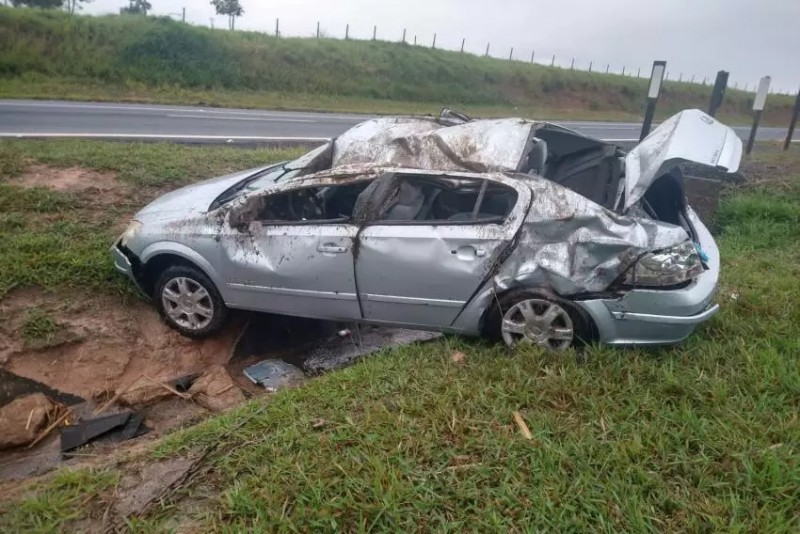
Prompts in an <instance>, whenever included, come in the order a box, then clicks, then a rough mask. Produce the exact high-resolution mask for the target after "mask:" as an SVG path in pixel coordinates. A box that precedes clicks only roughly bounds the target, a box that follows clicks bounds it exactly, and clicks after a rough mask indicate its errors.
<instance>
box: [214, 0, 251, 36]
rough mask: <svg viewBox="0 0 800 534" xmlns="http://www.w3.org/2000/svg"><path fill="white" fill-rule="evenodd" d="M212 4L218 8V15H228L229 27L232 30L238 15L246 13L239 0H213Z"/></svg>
mask: <svg viewBox="0 0 800 534" xmlns="http://www.w3.org/2000/svg"><path fill="white" fill-rule="evenodd" d="M211 5H212V6H214V9H216V10H217V15H228V29H229V30H232V29H233V26H234V22H235V21H236V17H241V16H242V15H243V14H244V9H243V8H242V4H241V3H240V2H239V0H211Z"/></svg>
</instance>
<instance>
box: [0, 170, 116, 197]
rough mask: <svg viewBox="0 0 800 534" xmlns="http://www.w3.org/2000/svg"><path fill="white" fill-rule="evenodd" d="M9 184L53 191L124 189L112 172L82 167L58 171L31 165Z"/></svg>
mask: <svg viewBox="0 0 800 534" xmlns="http://www.w3.org/2000/svg"><path fill="white" fill-rule="evenodd" d="M11 183H12V184H14V185H18V186H21V187H46V188H48V189H53V190H55V191H71V192H78V191H86V190H89V189H95V190H97V191H113V190H115V189H120V188H124V187H126V186H125V185H124V184H122V183H121V182H119V181H117V176H116V174H114V173H113V172H100V171H96V170H93V169H84V168H83V167H68V168H66V169H59V168H55V167H50V166H49V165H32V166H30V167H28V170H27V171H26V172H25V173H24V174H23V175H22V176H19V177H17V178H14V179H13V180H11Z"/></svg>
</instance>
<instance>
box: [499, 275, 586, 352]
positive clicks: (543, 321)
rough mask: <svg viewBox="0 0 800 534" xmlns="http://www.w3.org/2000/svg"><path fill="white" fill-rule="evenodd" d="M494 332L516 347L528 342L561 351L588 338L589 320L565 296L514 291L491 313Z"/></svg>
mask: <svg viewBox="0 0 800 534" xmlns="http://www.w3.org/2000/svg"><path fill="white" fill-rule="evenodd" d="M489 320H490V324H489V328H490V333H491V334H493V337H495V338H496V339H498V340H500V339H502V340H503V342H504V343H505V344H506V345H507V346H509V347H511V348H514V347H516V346H517V345H520V344H523V343H528V344H533V345H538V346H540V347H542V348H544V349H547V350H550V351H561V350H566V349H567V348H569V347H571V346H573V345H577V344H581V343H584V342H586V341H588V334H589V332H590V330H589V328H588V322H587V320H586V319H585V318H584V317H583V315H582V314H581V313H580V312H579V311H578V310H577V309H576V308H575V306H574V305H573V304H572V303H570V302H569V301H566V300H564V299H561V298H558V297H555V296H553V295H549V294H545V293H543V292H536V291H532V290H516V291H511V292H509V293H507V294H506V295H504V296H503V297H502V298H500V300H499V302H498V303H497V305H496V306H495V307H494V309H493V310H492V313H491V314H490V318H489Z"/></svg>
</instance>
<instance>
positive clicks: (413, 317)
mask: <svg viewBox="0 0 800 534" xmlns="http://www.w3.org/2000/svg"><path fill="white" fill-rule="evenodd" d="M381 180H392V181H393V183H392V184H391V186H389V187H386V188H384V187H381V188H380V189H385V191H386V193H385V194H384V196H383V197H381V198H376V199H373V200H374V202H375V203H376V204H379V205H380V206H381V207H380V208H376V210H375V211H374V216H373V218H372V219H371V220H368V221H367V222H366V224H365V226H364V228H363V229H362V230H361V232H360V233H359V237H358V252H357V254H356V258H355V271H356V281H357V288H358V296H359V300H360V302H361V310H362V313H363V317H364V318H365V319H367V320H369V321H373V322H385V323H392V324H398V325H401V324H402V325H409V326H411V325H414V326H420V327H428V328H444V327H447V326H449V325H450V324H451V323H452V322H453V321H454V320H455V318H456V317H457V316H458V314H459V313H460V311H461V309H462V308H463V307H464V305H465V304H466V303H467V302H468V301H469V300H470V298H471V297H472V295H473V294H474V293H475V291H476V290H477V289H478V288H479V287H480V285H481V284H482V283H483V281H484V280H485V279H486V278H487V276H489V273H490V271H491V269H492V267H493V266H494V264H495V262H496V261H497V259H498V257H499V256H500V255H501V253H502V252H503V250H504V249H505V248H506V247H507V246H508V245H509V244H510V242H511V241H512V239H513V238H514V236H515V235H516V233H517V230H518V229H519V227H520V225H521V224H522V221H523V219H524V218H525V215H526V213H527V210H528V207H529V205H530V200H531V191H530V189H529V188H528V187H526V186H525V185H523V184H521V183H519V182H517V181H515V180H509V179H507V178H504V177H500V176H498V177H493V179H492V180H488V179H485V178H483V177H481V175H470V174H456V173H449V174H447V175H444V174H441V175H438V174H431V173H426V174H423V173H419V172H413V171H410V172H408V173H398V174H396V175H392V176H389V177H384V178H381ZM369 211H370V212H373V210H369Z"/></svg>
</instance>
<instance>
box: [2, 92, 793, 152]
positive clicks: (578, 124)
mask: <svg viewBox="0 0 800 534" xmlns="http://www.w3.org/2000/svg"><path fill="white" fill-rule="evenodd" d="M367 118H369V116H368V115H355V114H342V113H309V112H299V111H267V110H251V109H222V108H205V107H190V106H159V105H151V104H105V103H90V102H59V101H39V100H0V137H19V138H46V137H86V138H107V139H108V138H110V139H115V138H119V139H155V140H157V139H164V140H172V141H184V142H212V143H214V142H216V143H239V142H248V143H252V142H287V143H292V142H295V143H296V142H317V141H322V140H324V139H326V138H329V137H333V136H336V135H338V134H340V133H342V132H343V131H345V130H347V129H348V128H349V127H351V126H353V125H354V124H356V123H358V122H361V121H363V120H365V119H367ZM560 124H563V125H564V126H567V127H569V128H572V129H575V130H578V131H580V132H583V133H585V134H588V135H591V136H594V137H598V138H601V139H605V140H608V141H620V142H623V141H624V142H631V141H636V140H637V139H638V137H639V131H640V128H641V125H640V124H638V123H627V122H594V121H563V122H560ZM735 130H736V132H737V133H738V134H739V135H740V136H741V137H742V138H743V139H746V138H747V136H748V134H749V128H748V127H735ZM785 135H786V130H785V129H784V128H766V127H762V128H760V129H759V131H758V139H759V140H772V139H783V138H784V137H785ZM798 139H800V131H798V133H796V134H795V140H798Z"/></svg>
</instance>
